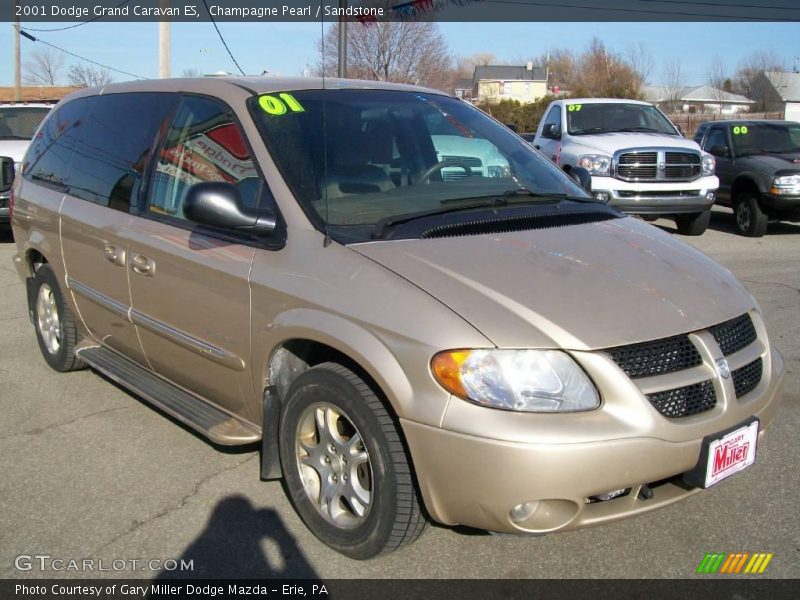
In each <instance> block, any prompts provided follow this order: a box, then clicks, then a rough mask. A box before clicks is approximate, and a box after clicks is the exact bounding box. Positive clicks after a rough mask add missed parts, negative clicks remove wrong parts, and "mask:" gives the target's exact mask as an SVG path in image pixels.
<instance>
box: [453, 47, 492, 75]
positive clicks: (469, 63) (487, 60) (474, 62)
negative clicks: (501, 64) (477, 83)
mask: <svg viewBox="0 0 800 600" xmlns="http://www.w3.org/2000/svg"><path fill="white" fill-rule="evenodd" d="M496 64H497V57H496V56H495V55H494V54H492V53H491V52H478V53H477V54H472V55H470V56H464V57H461V58H459V59H458V60H457V61H456V71H457V72H458V76H459V77H466V78H469V79H472V75H473V74H474V73H475V67H479V66H481V67H482V66H486V65H496Z"/></svg>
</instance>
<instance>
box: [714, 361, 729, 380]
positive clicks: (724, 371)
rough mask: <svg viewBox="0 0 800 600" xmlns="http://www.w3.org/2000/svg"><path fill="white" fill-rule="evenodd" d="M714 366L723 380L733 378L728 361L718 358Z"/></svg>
mask: <svg viewBox="0 0 800 600" xmlns="http://www.w3.org/2000/svg"><path fill="white" fill-rule="evenodd" d="M714 365H715V366H716V367H717V373H719V376H720V377H722V378H723V379H728V377H730V376H731V368H730V367H729V366H728V361H727V360H725V359H724V358H718V359H717V360H716V362H715V363H714Z"/></svg>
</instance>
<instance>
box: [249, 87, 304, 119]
mask: <svg viewBox="0 0 800 600" xmlns="http://www.w3.org/2000/svg"><path fill="white" fill-rule="evenodd" d="M258 105H259V106H260V107H261V109H262V110H263V111H264V112H265V113H267V114H268V115H271V116H273V117H279V116H281V115H285V114H287V113H301V112H305V111H306V109H305V108H303V105H302V104H300V103H299V102H298V101H297V99H296V98H295V97H294V96H292V95H291V94H287V93H285V92H282V93H280V94H277V95H274V94H265V95H263V96H260V97H259V98H258Z"/></svg>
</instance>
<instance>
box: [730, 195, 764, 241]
mask: <svg viewBox="0 0 800 600" xmlns="http://www.w3.org/2000/svg"><path fill="white" fill-rule="evenodd" d="M733 216H734V218H735V221H736V231H738V232H739V233H740V234H742V235H745V236H747V237H761V236H763V235H764V234H765V233H767V223H768V219H767V215H766V214H764V211H762V210H761V207H760V206H759V205H758V198H757V197H756V195H755V194H754V193H753V192H752V191H750V190H745V191H743V192H741V193H739V195H737V196H736V200H735V201H734V203H733Z"/></svg>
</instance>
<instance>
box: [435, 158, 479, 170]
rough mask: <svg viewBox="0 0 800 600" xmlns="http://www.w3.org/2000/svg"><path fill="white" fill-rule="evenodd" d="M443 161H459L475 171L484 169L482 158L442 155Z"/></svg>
mask: <svg viewBox="0 0 800 600" xmlns="http://www.w3.org/2000/svg"><path fill="white" fill-rule="evenodd" d="M442 160H443V161H444V160H457V161H458V162H460V163H464V164H465V165H468V166H470V167H472V168H473V169H481V168H483V161H481V159H480V158H476V157H474V156H455V155H442Z"/></svg>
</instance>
